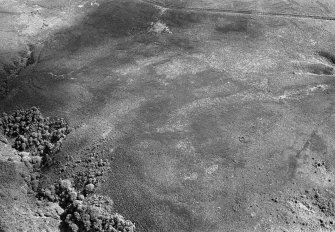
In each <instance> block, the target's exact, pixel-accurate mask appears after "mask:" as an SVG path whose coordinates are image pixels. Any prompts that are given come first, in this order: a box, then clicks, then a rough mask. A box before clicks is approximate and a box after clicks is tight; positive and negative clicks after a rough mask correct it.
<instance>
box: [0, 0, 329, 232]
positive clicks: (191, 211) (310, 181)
mask: <svg viewBox="0 0 335 232" xmlns="http://www.w3.org/2000/svg"><path fill="white" fill-rule="evenodd" d="M282 2H283V3H282ZM71 3H73V5H71V6H69V8H68V9H73V11H70V10H69V12H75V13H72V14H68V16H69V17H70V16H73V18H76V20H75V21H73V22H72V23H69V24H70V25H65V26H62V27H60V28H59V29H55V30H53V31H50V34H48V36H46V39H45V40H42V43H41V44H42V48H41V50H40V52H39V58H38V61H37V62H36V63H34V65H31V66H30V67H28V68H25V69H23V70H22V71H21V72H20V73H19V75H18V76H17V77H14V78H11V79H10V81H9V83H8V94H7V95H6V97H5V98H3V99H1V102H0V103H1V104H0V106H1V107H0V108H1V110H3V111H10V110H12V109H14V108H16V107H30V106H31V105H38V106H40V107H41V110H42V111H43V112H46V114H49V115H59V116H64V117H66V118H67V119H68V121H69V122H70V123H71V124H72V125H73V126H74V128H75V130H74V131H73V133H72V134H70V135H69V136H68V137H67V140H66V142H65V143H64V144H63V150H62V152H61V153H59V155H58V157H57V160H56V164H55V165H54V166H52V167H51V168H50V169H48V170H44V175H45V180H44V183H43V184H44V185H48V184H50V183H52V182H53V181H54V180H55V179H58V178H60V177H61V178H70V177H73V178H75V179H76V181H77V185H78V188H80V187H83V186H81V185H82V184H83V183H82V181H81V179H80V178H79V176H81V175H82V173H85V172H87V171H88V170H89V169H91V168H93V167H94V168H95V167H96V165H95V164H94V165H93V164H92V163H91V161H90V160H92V159H98V160H100V159H103V160H105V159H107V160H109V161H110V170H109V171H106V170H104V171H103V176H102V177H101V179H99V180H98V182H99V183H97V188H96V192H97V193H101V194H105V195H108V196H110V197H111V198H112V199H113V200H114V203H115V207H116V209H117V211H118V212H120V213H121V214H123V215H124V216H125V217H126V218H129V219H131V220H132V221H134V222H135V223H136V228H137V229H138V231H150V232H151V231H176V232H182V231H185V232H186V231H194V232H198V231H199V232H200V231H208V232H221V231H300V230H301V229H302V230H304V231H334V230H335V227H334V223H335V222H334V199H335V198H334V193H335V192H334V174H333V172H334V167H335V166H334V165H335V163H334V158H333V154H334V149H335V148H334V146H333V144H334V139H335V134H334V133H335V132H334V129H333V128H334V123H335V122H334V108H333V104H334V79H333V78H334V65H335V63H334V60H335V56H334V54H335V50H334V49H333V45H334V34H335V30H334V28H335V22H334V21H332V20H322V19H319V20H316V19H312V18H308V17H306V18H300V17H272V16H271V15H259V14H257V15H253V14H246V15H243V14H225V13H222V14H220V13H218V12H216V13H215V12H209V11H201V10H197V11H189V10H187V9H183V7H189V8H202V7H208V8H217V9H220V8H222V9H232V10H248V9H252V10H257V11H262V12H263V11H264V12H279V13H282V12H283V13H287V14H304V15H312V14H313V15H319V16H322V17H323V16H327V17H328V16H333V15H332V12H333V10H332V9H333V8H334V7H335V5H334V4H330V2H329V1H328V2H324V3H323V2H322V1H318V3H316V2H315V1H313V2H312V1H310V2H309V1H304V2H302V1H295V2H290V1H285V4H286V5H285V4H284V1H276V2H275V1H241V2H237V1H229V2H228V1H220V2H219V1H216V2H215V1H206V2H204V1H203V2H200V1H188V2H187V1H186V2H184V1H164V2H163V1H156V3H161V4H164V6H165V7H167V8H162V7H158V6H155V5H152V4H149V3H146V2H141V1H135V0H134V1H130V0H129V1H121V0H119V1H97V2H87V3H85V2H71ZM272 3H273V4H272ZM60 4H61V3H60ZM288 4H290V5H288ZM289 6H290V7H289ZM314 6H315V7H314ZM41 7H42V8H43V9H44V7H45V6H41ZM168 7H179V8H180V7H181V8H182V9H169V8H168ZM51 8H52V9H54V7H53V6H52V7H51ZM55 9H57V7H55ZM74 9H75V10H74ZM60 15H66V13H65V14H60ZM55 17H57V16H55ZM69 157H70V158H69ZM98 166H99V165H98ZM99 178H100V177H99Z"/></svg>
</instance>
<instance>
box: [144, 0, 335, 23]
mask: <svg viewBox="0 0 335 232" xmlns="http://www.w3.org/2000/svg"><path fill="white" fill-rule="evenodd" d="M144 2H146V3H148V4H152V5H155V6H157V7H159V8H165V9H168V10H175V11H186V12H202V13H212V14H220V13H221V14H233V15H258V16H268V17H280V18H301V19H315V20H323V21H335V16H334V17H332V16H320V15H301V14H290V13H276V12H263V11H255V10H229V9H212V8H194V7H190V8H182V7H171V6H163V5H161V4H159V3H157V2H155V1H151V0H144Z"/></svg>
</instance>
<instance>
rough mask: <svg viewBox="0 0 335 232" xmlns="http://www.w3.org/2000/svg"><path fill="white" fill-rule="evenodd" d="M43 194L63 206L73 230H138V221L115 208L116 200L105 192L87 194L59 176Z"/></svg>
mask: <svg viewBox="0 0 335 232" xmlns="http://www.w3.org/2000/svg"><path fill="white" fill-rule="evenodd" d="M40 196H41V197H42V198H47V200H49V201H55V202H58V203H59V205H60V206H61V207H62V208H63V209H64V213H63V214H62V215H61V219H62V221H63V223H64V224H65V226H66V227H67V229H69V230H70V231H72V232H78V231H82V232H135V225H134V224H133V223H132V222H131V221H129V220H125V219H124V217H123V216H121V215H120V214H117V213H115V212H114V207H113V201H112V200H111V199H110V198H109V197H106V196H101V195H91V196H88V197H85V196H84V195H83V194H80V193H78V192H77V191H76V190H75V189H74V188H73V187H72V185H71V182H70V181H69V180H60V181H59V182H58V183H56V184H54V185H52V186H51V187H49V188H47V189H42V190H41V193H40Z"/></svg>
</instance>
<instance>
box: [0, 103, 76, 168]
mask: <svg viewBox="0 0 335 232" xmlns="http://www.w3.org/2000/svg"><path fill="white" fill-rule="evenodd" d="M0 126H1V127H2V129H3V131H4V134H5V135H6V136H8V137H9V138H12V139H14V142H13V143H14V144H13V148H15V149H17V150H19V151H28V152H30V154H31V155H32V156H41V157H43V163H44V164H45V163H49V162H50V161H51V160H52V155H53V154H54V153H56V152H57V151H59V150H60V147H61V144H62V141H63V139H64V138H65V137H66V135H67V134H69V133H70V129H69V126H68V124H67V123H66V121H65V120H64V119H63V118H55V119H50V118H49V117H46V118H44V117H43V116H42V114H41V112H40V111H39V109H38V108H37V107H31V108H30V109H27V110H16V111H14V112H13V113H12V114H7V113H3V115H2V117H1V118H0Z"/></svg>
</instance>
